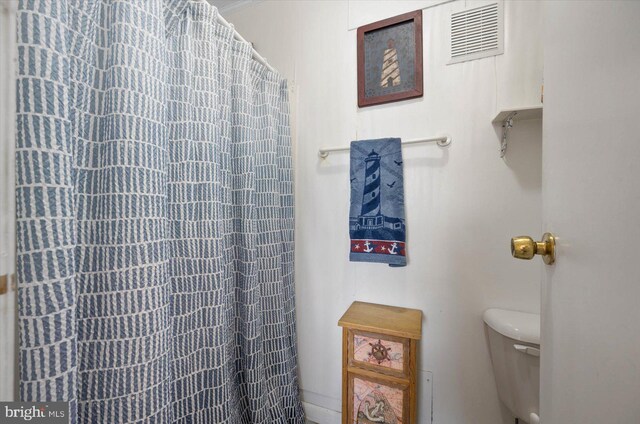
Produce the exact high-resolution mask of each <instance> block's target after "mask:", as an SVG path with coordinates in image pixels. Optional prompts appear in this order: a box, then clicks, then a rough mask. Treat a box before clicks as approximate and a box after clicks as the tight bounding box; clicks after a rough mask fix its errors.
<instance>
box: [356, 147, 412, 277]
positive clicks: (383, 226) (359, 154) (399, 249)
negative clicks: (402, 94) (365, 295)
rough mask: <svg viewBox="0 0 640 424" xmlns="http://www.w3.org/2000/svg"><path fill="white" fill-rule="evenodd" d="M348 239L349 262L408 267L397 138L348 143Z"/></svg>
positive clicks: (400, 159) (400, 163)
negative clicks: (349, 177)
mask: <svg viewBox="0 0 640 424" xmlns="http://www.w3.org/2000/svg"><path fill="white" fill-rule="evenodd" d="M349 235H350V238H351V252H350V254H349V259H350V260H351V261H354V262H380V263H386V264H389V266H405V265H406V264H407V260H406V256H405V255H406V247H405V223H404V178H403V175H402V149H401V147H400V139H399V138H381V139H376V140H362V141H352V142H351V208H350V211H349Z"/></svg>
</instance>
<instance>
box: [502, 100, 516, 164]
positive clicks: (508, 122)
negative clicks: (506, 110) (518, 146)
mask: <svg viewBox="0 0 640 424" xmlns="http://www.w3.org/2000/svg"><path fill="white" fill-rule="evenodd" d="M517 114H518V112H516V111H514V112H511V113H510V114H509V115H508V116H507V117H506V118H505V119H504V121H502V141H501V142H500V157H501V158H503V157H504V155H505V154H506V153H507V140H508V133H509V129H510V128H513V118H514V117H515V116H516V115H517Z"/></svg>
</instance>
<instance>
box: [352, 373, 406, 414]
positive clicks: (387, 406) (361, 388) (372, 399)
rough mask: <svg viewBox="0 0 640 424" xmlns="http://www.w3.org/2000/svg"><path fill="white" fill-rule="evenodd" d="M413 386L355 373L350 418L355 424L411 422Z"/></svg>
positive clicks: (353, 375)
mask: <svg viewBox="0 0 640 424" xmlns="http://www.w3.org/2000/svg"><path fill="white" fill-rule="evenodd" d="M408 401H409V386H408V385H404V384H398V383H392V382H389V381H385V380H384V379H382V378H381V379H377V378H370V377H365V376H362V375H359V374H354V373H351V374H350V376H349V402H348V405H349V408H348V409H349V410H348V411H347V413H348V417H349V419H350V420H351V421H350V422H351V423H352V424H376V423H384V424H401V423H409V417H408V408H407V405H408Z"/></svg>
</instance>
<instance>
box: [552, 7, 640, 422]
mask: <svg viewBox="0 0 640 424" xmlns="http://www.w3.org/2000/svg"><path fill="white" fill-rule="evenodd" d="M545 25H546V28H545V34H544V38H545V39H544V43H545V44H544V49H545V52H544V84H545V89H544V93H545V97H544V121H543V189H542V190H543V194H542V198H543V222H544V229H545V230H546V231H551V232H553V233H555V235H556V236H557V237H558V243H559V244H558V247H557V257H556V264H555V265H552V266H545V267H544V268H545V269H544V272H543V281H542V298H541V301H542V302H541V303H542V305H541V306H542V328H541V337H542V340H541V342H542V356H541V379H540V391H541V404H540V412H541V414H540V415H541V422H542V423H543V424H561V423H562V424H589V423H593V424H623V423H625V424H626V423H640V2H638V1H602V2H595V1H586V2H579V1H560V2H557V1H556V2H554V1H549V2H545Z"/></svg>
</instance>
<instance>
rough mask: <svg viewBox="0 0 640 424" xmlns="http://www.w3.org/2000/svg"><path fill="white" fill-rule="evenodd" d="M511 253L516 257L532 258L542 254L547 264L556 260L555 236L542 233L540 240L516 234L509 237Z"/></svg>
mask: <svg viewBox="0 0 640 424" xmlns="http://www.w3.org/2000/svg"><path fill="white" fill-rule="evenodd" d="M511 255H512V256H513V257H514V258H518V259H532V258H533V257H534V256H535V255H542V260H544V263H545V264H547V265H551V264H552V263H554V262H555V261H556V238H555V236H554V235H553V234H551V233H544V235H543V236H542V241H534V240H533V239H532V238H531V237H529V236H518V237H514V238H512V239H511Z"/></svg>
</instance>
